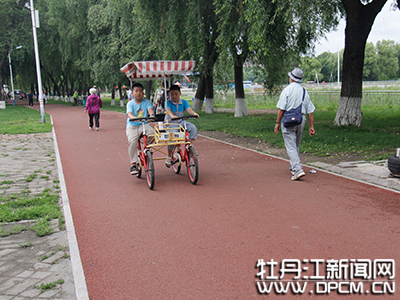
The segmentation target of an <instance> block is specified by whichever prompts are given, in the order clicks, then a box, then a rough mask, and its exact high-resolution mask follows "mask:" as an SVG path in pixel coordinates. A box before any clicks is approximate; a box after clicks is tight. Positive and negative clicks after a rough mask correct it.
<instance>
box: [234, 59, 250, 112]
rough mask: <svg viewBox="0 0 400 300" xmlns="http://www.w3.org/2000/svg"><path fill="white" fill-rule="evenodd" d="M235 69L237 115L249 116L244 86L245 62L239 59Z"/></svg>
mask: <svg viewBox="0 0 400 300" xmlns="http://www.w3.org/2000/svg"><path fill="white" fill-rule="evenodd" d="M234 70H235V97H236V105H235V117H243V116H247V108H246V99H245V95H244V88H243V64H242V63H241V60H239V61H237V62H236V63H235V66H234Z"/></svg>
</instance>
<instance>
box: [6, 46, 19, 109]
mask: <svg viewBox="0 0 400 300" xmlns="http://www.w3.org/2000/svg"><path fill="white" fill-rule="evenodd" d="M20 48H22V46H18V47H16V48H15V49H20ZM8 64H9V65H10V78H11V90H12V99H13V105H14V106H15V91H14V81H13V73H12V67H11V51H10V52H8Z"/></svg>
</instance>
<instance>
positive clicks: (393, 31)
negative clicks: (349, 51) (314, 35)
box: [315, 0, 400, 55]
mask: <svg viewBox="0 0 400 300" xmlns="http://www.w3.org/2000/svg"><path fill="white" fill-rule="evenodd" d="M392 3H393V1H392V0H388V1H387V2H386V4H385V6H384V7H383V8H382V10H381V12H380V13H379V14H378V15H377V16H376V18H375V22H374V25H372V29H371V32H370V34H369V36H368V41H367V42H368V43H370V42H372V43H374V44H376V42H377V41H381V40H393V41H395V42H396V43H400V34H399V28H400V11H399V10H397V11H393V9H392V8H391V4H392ZM345 24H346V20H345V19H343V20H341V22H340V24H339V26H338V30H337V31H334V32H331V33H328V34H327V35H326V36H327V40H325V39H322V40H321V41H319V42H317V43H316V46H315V53H316V55H319V54H321V53H323V52H325V51H330V52H332V53H334V52H337V51H338V49H343V48H344V29H345Z"/></svg>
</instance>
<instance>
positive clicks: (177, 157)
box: [172, 147, 182, 174]
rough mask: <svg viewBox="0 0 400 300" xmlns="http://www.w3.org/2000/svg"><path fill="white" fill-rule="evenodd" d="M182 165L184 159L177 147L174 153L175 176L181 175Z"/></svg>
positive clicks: (173, 167)
mask: <svg viewBox="0 0 400 300" xmlns="http://www.w3.org/2000/svg"><path fill="white" fill-rule="evenodd" d="M181 165H182V157H181V155H180V154H179V148H178V147H175V148H174V150H173V151H172V169H173V170H174V172H175V174H179V172H180V171H181Z"/></svg>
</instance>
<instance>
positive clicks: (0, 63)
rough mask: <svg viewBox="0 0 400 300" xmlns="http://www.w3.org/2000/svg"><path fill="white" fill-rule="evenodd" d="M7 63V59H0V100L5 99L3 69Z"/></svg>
mask: <svg viewBox="0 0 400 300" xmlns="http://www.w3.org/2000/svg"><path fill="white" fill-rule="evenodd" d="M6 56H7V55H5V56H4V57H6ZM5 64H6V59H5V58H2V59H0V88H1V91H0V101H4V99H5V98H4V89H3V73H2V70H4V65H5ZM10 88H11V87H10Z"/></svg>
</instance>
